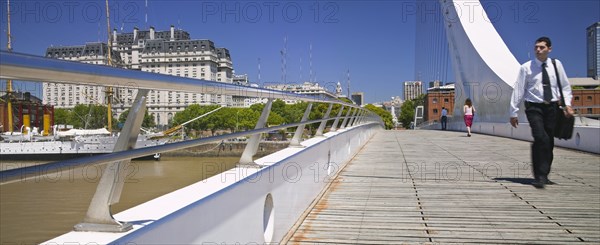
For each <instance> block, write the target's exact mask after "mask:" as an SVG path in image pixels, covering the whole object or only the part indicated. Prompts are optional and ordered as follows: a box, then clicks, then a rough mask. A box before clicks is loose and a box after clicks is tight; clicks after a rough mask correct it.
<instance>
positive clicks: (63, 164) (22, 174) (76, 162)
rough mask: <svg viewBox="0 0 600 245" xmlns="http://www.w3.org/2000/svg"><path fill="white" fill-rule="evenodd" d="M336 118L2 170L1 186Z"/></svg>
mask: <svg viewBox="0 0 600 245" xmlns="http://www.w3.org/2000/svg"><path fill="white" fill-rule="evenodd" d="M336 118H337V117H330V118H324V119H315V120H310V121H305V122H297V123H290V124H284V125H278V126H272V127H265V128H260V129H253V130H248V131H243V132H235V133H231V134H224V135H217V136H211V137H207V138H200V139H194V140H186V141H180V142H174V143H167V144H164V145H157V146H148V147H143V148H136V149H131V150H126V151H120V152H114V153H108V154H103V155H95V156H89V157H82V158H76V159H70V160H65V161H58V162H52V163H46V164H41V165H35V166H29V167H23V168H16V169H9V170H4V171H0V183H5V182H8V181H12V180H15V179H23V178H28V177H32V176H36V175H38V174H40V173H41V174H49V173H53V172H56V171H62V170H65V169H70V168H76V167H82V166H88V165H100V164H107V163H110V162H116V161H122V160H127V159H133V158H139V157H143V156H148V155H153V154H155V153H157V152H170V151H176V150H181V149H185V148H190V147H194V146H199V145H204V144H208V143H215V142H221V141H223V140H228V139H233V138H237V137H243V136H248V135H254V134H260V133H267V132H270V131H273V130H281V129H286V128H292V127H297V126H301V125H306V124H312V123H318V122H322V121H330V120H334V119H336ZM340 118H342V119H344V118H349V117H345V116H343V117H340ZM367 124H380V122H379V121H371V122H367V123H364V124H363V125H367Z"/></svg>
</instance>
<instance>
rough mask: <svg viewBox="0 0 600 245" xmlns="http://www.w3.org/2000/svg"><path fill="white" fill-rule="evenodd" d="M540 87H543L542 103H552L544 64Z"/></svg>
mask: <svg viewBox="0 0 600 245" xmlns="http://www.w3.org/2000/svg"><path fill="white" fill-rule="evenodd" d="M542 85H544V86H543V87H544V102H550V101H552V88H551V87H550V77H549V76H548V72H547V71H546V63H542Z"/></svg>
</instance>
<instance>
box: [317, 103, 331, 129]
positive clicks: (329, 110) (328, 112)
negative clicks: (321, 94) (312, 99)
mask: <svg viewBox="0 0 600 245" xmlns="http://www.w3.org/2000/svg"><path fill="white" fill-rule="evenodd" d="M332 108H333V104H329V107H328V108H327V112H325V116H323V119H329V114H330V113H331V109H332ZM327 121H328V120H325V121H322V122H321V124H320V125H319V128H318V129H317V133H316V134H315V136H323V131H324V130H325V126H326V125H327Z"/></svg>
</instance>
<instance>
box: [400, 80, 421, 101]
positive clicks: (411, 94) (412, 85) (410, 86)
mask: <svg viewBox="0 0 600 245" xmlns="http://www.w3.org/2000/svg"><path fill="white" fill-rule="evenodd" d="M421 94H423V83H422V82H421V81H406V82H404V100H412V99H415V98H417V97H418V96H419V95H421Z"/></svg>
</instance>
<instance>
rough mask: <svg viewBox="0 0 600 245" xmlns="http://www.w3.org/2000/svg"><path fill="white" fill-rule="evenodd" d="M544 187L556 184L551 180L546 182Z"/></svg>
mask: <svg viewBox="0 0 600 245" xmlns="http://www.w3.org/2000/svg"><path fill="white" fill-rule="evenodd" d="M545 184H546V185H556V182H554V181H552V180H546V183H545Z"/></svg>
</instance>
